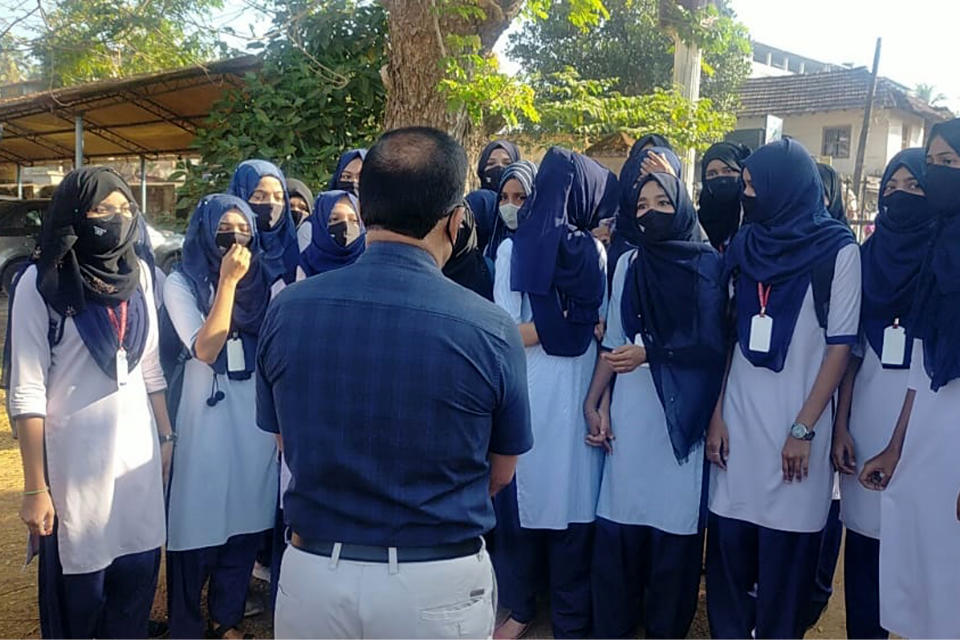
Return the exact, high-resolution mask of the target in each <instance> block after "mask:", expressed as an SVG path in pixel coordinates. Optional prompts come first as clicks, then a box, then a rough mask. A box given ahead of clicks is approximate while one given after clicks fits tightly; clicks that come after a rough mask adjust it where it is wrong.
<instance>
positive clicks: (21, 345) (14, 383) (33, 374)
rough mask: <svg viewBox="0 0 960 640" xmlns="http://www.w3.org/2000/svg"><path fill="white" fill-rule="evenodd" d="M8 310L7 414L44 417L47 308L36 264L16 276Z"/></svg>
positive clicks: (48, 320) (48, 357)
mask: <svg viewBox="0 0 960 640" xmlns="http://www.w3.org/2000/svg"><path fill="white" fill-rule="evenodd" d="M10 313H11V317H10V336H9V340H10V345H11V348H10V397H9V399H8V408H9V411H10V418H11V419H13V418H19V417H25V416H40V417H46V415H47V373H48V372H49V370H50V343H49V342H48V338H47V333H48V331H49V329H50V312H49V310H48V309H47V305H46V303H45V302H44V300H43V297H42V296H41V295H40V292H39V291H37V269H36V267H32V266H31V267H28V268H27V270H26V271H24V272H23V275H22V276H21V277H20V280H19V282H18V283H17V288H16V292H15V294H14V298H13V308H12V309H11V310H10Z"/></svg>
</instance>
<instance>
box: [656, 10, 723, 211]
mask: <svg viewBox="0 0 960 640" xmlns="http://www.w3.org/2000/svg"><path fill="white" fill-rule="evenodd" d="M711 2H712V0H660V24H661V26H663V27H664V28H666V29H667V30H668V32H669V33H670V35H671V36H673V43H674V49H673V84H674V86H675V87H677V89H678V90H679V91H680V95H682V96H683V97H684V98H687V99H688V100H692V101H693V102H696V101H697V100H699V99H700V64H701V62H702V59H703V54H702V52H701V51H700V47H699V46H698V45H697V44H696V43H695V42H686V41H685V40H684V39H683V38H681V37H680V34H679V32H678V31H677V29H676V28H675V27H674V26H673V25H671V21H670V18H669V16H670V15H671V13H674V12H671V9H673V8H674V7H675V6H676V5H680V6H681V7H682V8H684V9H686V10H687V11H689V12H691V13H696V12H697V11H699V10H700V9H703V8H704V7H706V6H707V5H709V4H711ZM670 5H673V6H670ZM680 160H681V162H682V163H683V181H684V183H686V185H687V191H688V192H689V193H691V194H692V193H693V183H694V174H693V168H694V164H695V162H696V152H695V151H694V150H693V149H688V150H687V152H686V153H684V154H683V156H681V157H680Z"/></svg>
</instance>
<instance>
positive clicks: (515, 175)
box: [467, 160, 537, 261]
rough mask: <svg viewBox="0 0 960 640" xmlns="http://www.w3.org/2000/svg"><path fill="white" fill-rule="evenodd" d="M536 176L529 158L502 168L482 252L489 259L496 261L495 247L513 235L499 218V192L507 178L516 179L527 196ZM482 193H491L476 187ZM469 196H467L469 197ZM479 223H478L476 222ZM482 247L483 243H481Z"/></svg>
mask: <svg viewBox="0 0 960 640" xmlns="http://www.w3.org/2000/svg"><path fill="white" fill-rule="evenodd" d="M536 177H537V165H536V164H534V163H533V162H530V161H529V160H518V161H517V162H514V163H513V164H511V165H510V166H509V167H507V168H506V169H504V171H503V175H502V176H500V190H499V192H498V193H496V194H494V195H495V198H494V201H493V203H494V205H493V209H492V211H493V231H491V233H490V238H489V240H487V244H486V247H485V248H483V253H484V255H485V256H486V257H488V258H489V259H490V260H493V261H496V259H497V249H499V248H500V243H501V242H503V240H504V238H509V237H510V236H511V235H513V231H510V229H507V225H505V224H504V223H503V220H502V219H501V218H500V192H502V191H503V185H505V184H506V183H507V180H516V181H517V182H519V183H520V186H521V187H523V192H524V193H525V194H527V197H528V198H529V197H530V195H531V194H532V193H533V182H534V180H535V179H536ZM477 192H483V193H493V192H492V191H489V190H487V189H478V190H477V191H476V192H474V193H477ZM469 197H470V196H467V198H469ZM478 224H479V223H478ZM481 247H483V245H481Z"/></svg>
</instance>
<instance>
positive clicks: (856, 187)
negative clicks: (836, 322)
mask: <svg viewBox="0 0 960 640" xmlns="http://www.w3.org/2000/svg"><path fill="white" fill-rule="evenodd" d="M882 41H883V40H882V39H881V38H877V48H876V49H875V50H874V52H873V71H872V73H871V74H870V86H869V87H868V89H867V103H866V105H865V106H864V108H863V126H861V127H860V140H859V141H858V143H857V159H856V162H854V165H853V191H854V193H856V194H857V222H858V223H859V230H860V231H861V232H862V231H863V224H862V222H861V220H860V219H861V218H862V217H863V210H864V207H863V196H864V192H865V189H864V188H863V185H864V182H866V181H865V180H864V179H863V157H864V155H866V151H867V136H869V135H870V114H871V113H872V112H873V98H874V97H875V96H876V95H877V71H878V70H879V68H880V44H881V43H882ZM858 235H859V234H858ZM858 239H859V238H858Z"/></svg>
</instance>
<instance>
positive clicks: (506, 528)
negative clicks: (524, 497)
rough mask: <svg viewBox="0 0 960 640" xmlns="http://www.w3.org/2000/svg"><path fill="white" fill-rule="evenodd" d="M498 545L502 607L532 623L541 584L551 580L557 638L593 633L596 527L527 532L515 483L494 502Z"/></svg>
mask: <svg viewBox="0 0 960 640" xmlns="http://www.w3.org/2000/svg"><path fill="white" fill-rule="evenodd" d="M494 507H495V509H496V512H497V528H496V545H495V547H494V549H495V551H494V552H493V553H491V558H492V559H493V566H494V569H495V570H496V573H497V586H498V589H499V594H500V603H501V604H502V605H503V606H504V607H505V608H507V609H509V610H510V612H511V616H512V617H513V619H514V620H516V621H517V622H521V623H529V622H532V621H533V618H534V616H535V615H536V613H537V610H536V600H537V591H538V587H539V586H540V581H541V579H542V576H543V575H544V568H546V575H548V576H549V590H550V619H551V622H552V623H553V636H554V637H555V638H584V637H586V636H587V635H588V634H589V633H590V624H591V616H590V608H591V607H590V605H591V603H590V558H591V555H592V544H593V524H592V523H590V524H571V525H569V526H568V527H567V528H566V529H562V530H547V529H523V528H521V527H520V515H519V510H518V508H517V485H516V480H514V481H513V482H511V483H510V484H509V485H508V486H507V487H506V488H504V489H503V490H502V491H501V492H500V493H498V494H497V496H496V498H494Z"/></svg>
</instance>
